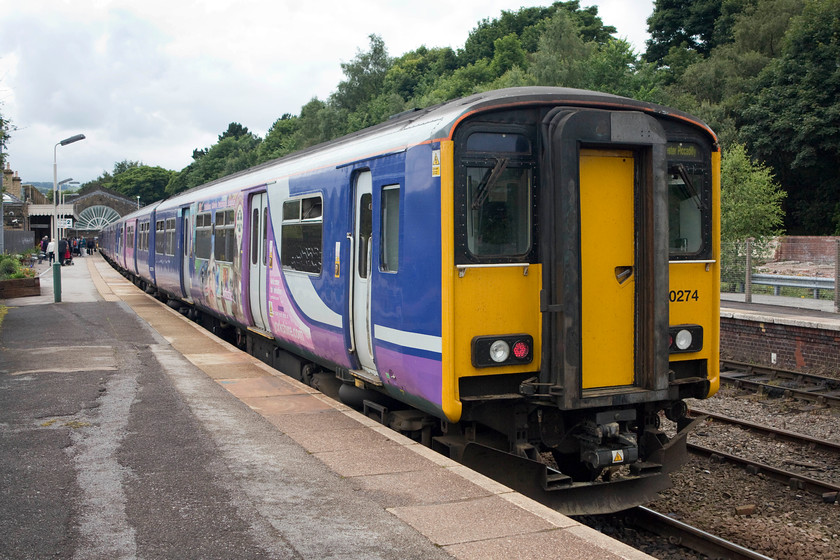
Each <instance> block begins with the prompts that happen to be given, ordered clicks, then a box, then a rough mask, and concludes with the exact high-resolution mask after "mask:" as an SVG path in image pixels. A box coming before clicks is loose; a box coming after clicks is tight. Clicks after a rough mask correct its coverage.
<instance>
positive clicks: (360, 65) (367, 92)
mask: <svg viewBox="0 0 840 560" xmlns="http://www.w3.org/2000/svg"><path fill="white" fill-rule="evenodd" d="M369 39H370V50H369V51H367V52H357V53H356V57H355V58H354V59H353V60H352V61H350V62H342V63H341V70H342V72H344V76H345V77H346V80H344V81H343V82H340V83H339V84H338V88H337V89H336V92H335V93H333V94H332V96H331V98H330V100H331V102H332V103H334V104H335V106H336V107H337V108H340V109H345V110H347V111H349V112H353V111H356V110H358V109H360V108H362V107H363V106H364V105H365V104H366V103H367V102H368V101H370V100H371V99H373V98H374V97H376V95H377V94H378V93H379V92H380V90H381V88H382V84H383V82H384V81H385V75H386V74H387V73H388V68H389V66H390V59H389V58H388V51H387V49H386V48H385V42H384V41H383V40H382V37H380V36H378V35H370V36H369Z"/></svg>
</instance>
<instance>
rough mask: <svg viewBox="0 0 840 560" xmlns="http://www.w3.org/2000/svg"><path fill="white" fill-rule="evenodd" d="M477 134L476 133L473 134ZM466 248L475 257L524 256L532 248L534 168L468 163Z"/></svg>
mask: <svg viewBox="0 0 840 560" xmlns="http://www.w3.org/2000/svg"><path fill="white" fill-rule="evenodd" d="M473 136H475V135H473ZM466 171H467V177H466V180H467V193H466V194H467V201H466V202H467V216H466V219H467V224H466V225H467V249H468V250H469V252H470V253H472V254H473V255H474V256H476V257H521V256H525V255H527V254H528V253H529V252H530V251H531V246H532V241H531V231H532V227H531V201H532V192H531V191H532V180H531V169H530V168H526V167H508V159H507V158H498V159H496V160H495V164H494V165H493V167H478V166H476V167H467V170H466Z"/></svg>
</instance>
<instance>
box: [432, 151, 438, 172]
mask: <svg viewBox="0 0 840 560" xmlns="http://www.w3.org/2000/svg"><path fill="white" fill-rule="evenodd" d="M432 177H440V150H432Z"/></svg>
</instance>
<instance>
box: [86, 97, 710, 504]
mask: <svg viewBox="0 0 840 560" xmlns="http://www.w3.org/2000/svg"><path fill="white" fill-rule="evenodd" d="M720 156H721V154H720V147H719V145H718V143H717V139H716V137H715V135H714V133H713V132H712V131H711V130H710V129H709V127H708V126H706V125H705V124H703V123H702V122H701V121H699V120H698V119H696V118H694V117H692V116H689V115H686V114H683V113H681V112H678V111H675V110H671V109H668V108H665V107H662V106H658V105H653V104H649V103H644V102H640V101H635V100H631V99H627V98H622V97H618V96H614V95H609V94H604V93H598V92H592V91H584V90H576V89H567V88H547V87H529V88H513V89H504V90H498V91H490V92H485V93H480V94H477V95H473V96H471V97H467V98H464V99H459V100H456V101H451V102H448V103H445V104H442V105H439V106H436V107H432V108H428V109H423V110H416V111H411V112H407V113H404V114H400V115H397V116H395V117H393V118H392V119H391V120H389V121H387V122H384V123H382V124H379V125H377V126H374V127H371V128H368V129H366V130H362V131H360V132H357V133H354V134H351V135H348V136H346V137H343V138H340V139H337V140H334V141H331V142H327V143H325V144H322V145H319V146H315V147H312V148H309V149H306V150H303V151H301V152H298V153H295V154H292V155H289V156H286V157H283V158H281V159H278V160H275V161H271V162H268V163H265V164H262V165H259V166H257V167H254V168H252V169H248V170H246V171H242V172H239V173H236V174H233V175H230V176H228V177H225V178H223V179H219V180H216V181H213V182H211V183H208V184H206V185H203V186H200V187H197V188H194V189H191V190H189V191H185V192H182V193H179V194H177V195H174V196H172V197H171V198H168V199H166V200H163V201H160V202H157V203H154V204H151V205H149V206H146V207H145V208H142V209H138V210H137V211H136V212H134V213H132V214H129V215H126V216H123V217H122V218H121V219H120V220H119V221H117V222H116V223H113V224H111V225H109V226H108V227H107V228H106V229H105V230H103V232H102V233H101V236H100V240H101V242H100V244H101V250H102V253H103V254H104V255H105V257H106V258H107V259H108V260H109V261H110V262H111V263H112V264H113V265H114V266H115V267H117V268H119V269H120V270H121V271H123V273H124V274H126V275H127V276H128V277H130V278H131V279H133V280H134V281H135V282H136V283H137V284H138V285H140V286H141V287H143V288H146V289H147V291H149V292H150V293H154V294H156V295H157V296H158V297H160V298H161V299H162V300H164V301H167V302H168V303H169V304H170V305H172V306H173V307H176V308H179V309H180V310H181V311H182V312H183V313H184V314H186V315H188V316H189V317H191V318H194V319H196V320H199V321H201V322H202V323H204V324H205V325H207V326H210V327H211V328H213V329H214V330H216V331H217V332H227V333H230V334H231V335H232V337H233V339H234V340H235V341H236V343H238V344H239V345H240V346H241V347H242V348H243V349H247V350H248V351H249V352H251V353H252V354H254V355H256V356H258V357H259V358H260V359H262V360H264V361H266V362H268V363H270V364H272V365H274V366H275V367H277V368H278V369H280V370H281V371H283V372H284V373H286V374H289V375H292V376H294V377H296V378H298V379H301V380H303V381H311V380H312V378H313V374H314V373H316V372H329V375H330V376H334V377H333V379H337V380H338V381H340V382H341V384H342V385H341V390H340V392H339V393H340V394H341V395H342V397H346V398H347V399H348V401H353V400H354V398H355V400H356V401H357V403H356V404H358V405H359V406H360V407H362V408H363V409H364V411H365V413H366V414H369V415H371V416H375V417H376V418H377V419H379V420H381V421H382V422H383V423H385V424H387V425H390V426H391V427H393V428H394V429H397V430H400V431H402V432H404V433H407V434H408V435H410V436H411V437H414V438H415V439H418V440H420V441H423V442H424V443H426V444H428V445H430V446H432V447H433V448H435V449H438V450H440V451H442V452H444V453H446V454H448V455H449V456H451V457H453V458H455V459H457V460H459V461H462V462H463V463H464V464H466V465H468V466H470V467H472V468H474V469H476V470H479V471H481V472H484V473H486V474H488V475H490V476H492V477H494V478H497V479H499V480H500V481H501V482H503V483H505V484H508V485H509V486H512V487H514V488H516V489H517V490H520V491H522V492H523V493H525V494H528V495H530V496H533V497H536V498H538V499H540V500H541V501H543V502H544V503H547V504H548V505H550V506H551V507H554V508H555V509H557V510H559V511H562V512H564V513H569V514H581V513H603V512H607V511H615V510H619V509H623V508H625V507H629V506H630V505H635V504H636V503H641V502H643V501H645V500H648V499H651V498H652V497H655V494H656V492H657V491H659V490H661V489H663V488H666V487H667V486H669V485H670V481H669V476H668V474H669V472H671V471H672V470H673V469H674V468H676V466H678V465H679V464H680V463H681V461H682V460H684V454H685V436H686V433H687V431H688V430H689V429H690V426H689V422H688V420H687V419H686V414H685V413H686V406H685V404H684V399H686V398H706V397H709V396H711V395H713V394H714V393H715V392H716V391H717V389H718V384H719V377H718V376H719V363H718V361H719V332H718V331H719V303H720V302H719V270H720V260H719V255H720V245H719V206H720V205H719V190H720ZM354 395H355V397H354ZM663 417H666V418H667V419H669V420H670V421H672V422H674V423H675V429H674V430H673V431H674V432H675V434H671V436H670V437H669V436H668V435H666V430H665V429H664V426H663V425H661V422H662V421H663ZM669 425H670V424H669Z"/></svg>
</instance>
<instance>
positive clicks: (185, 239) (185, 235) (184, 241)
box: [181, 216, 190, 257]
mask: <svg viewBox="0 0 840 560" xmlns="http://www.w3.org/2000/svg"><path fill="white" fill-rule="evenodd" d="M189 231H190V217H189V216H184V231H183V232H181V247H183V251H184V257H189V256H190V253H189V250H188V248H189Z"/></svg>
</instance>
